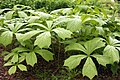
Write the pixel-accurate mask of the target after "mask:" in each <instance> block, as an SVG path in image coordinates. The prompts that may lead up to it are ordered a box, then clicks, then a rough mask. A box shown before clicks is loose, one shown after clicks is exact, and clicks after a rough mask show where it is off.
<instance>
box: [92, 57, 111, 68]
mask: <svg viewBox="0 0 120 80" xmlns="http://www.w3.org/2000/svg"><path fill="white" fill-rule="evenodd" d="M92 56H93V57H94V58H96V60H97V61H98V63H99V64H101V65H103V66H106V64H109V63H110V61H109V57H108V56H104V55H92Z"/></svg>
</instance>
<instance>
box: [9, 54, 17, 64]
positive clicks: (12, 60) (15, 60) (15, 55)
mask: <svg viewBox="0 0 120 80" xmlns="http://www.w3.org/2000/svg"><path fill="white" fill-rule="evenodd" d="M11 62H13V63H15V62H18V54H17V53H14V55H13V57H12V59H11Z"/></svg>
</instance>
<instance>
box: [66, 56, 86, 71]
mask: <svg viewBox="0 0 120 80" xmlns="http://www.w3.org/2000/svg"><path fill="white" fill-rule="evenodd" d="M85 57H86V55H73V56H70V57H69V58H68V59H66V60H65V62H64V66H68V67H69V69H70V70H71V69H74V68H76V67H77V66H78V65H79V64H80V62H81V60H82V59H84V58H85Z"/></svg>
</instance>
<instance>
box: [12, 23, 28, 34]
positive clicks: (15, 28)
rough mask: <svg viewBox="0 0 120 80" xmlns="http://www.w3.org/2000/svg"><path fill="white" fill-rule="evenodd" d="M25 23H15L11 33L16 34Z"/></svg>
mask: <svg viewBox="0 0 120 80" xmlns="http://www.w3.org/2000/svg"><path fill="white" fill-rule="evenodd" d="M25 24H26V23H16V25H15V27H14V28H13V30H12V31H13V32H14V33H16V32H17V31H18V30H19V29H20V28H21V27H22V26H23V25H25Z"/></svg>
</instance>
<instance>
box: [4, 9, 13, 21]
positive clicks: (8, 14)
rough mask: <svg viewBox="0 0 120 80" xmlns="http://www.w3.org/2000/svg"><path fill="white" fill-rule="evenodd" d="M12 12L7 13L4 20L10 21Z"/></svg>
mask: <svg viewBox="0 0 120 80" xmlns="http://www.w3.org/2000/svg"><path fill="white" fill-rule="evenodd" d="M13 13H14V11H9V12H7V13H6V14H5V17H6V19H12V17H13Z"/></svg>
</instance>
